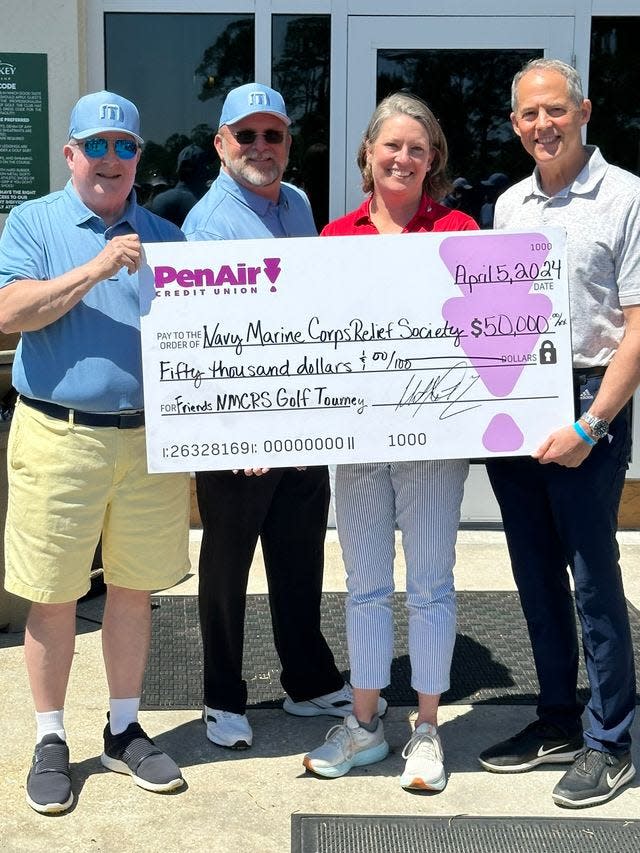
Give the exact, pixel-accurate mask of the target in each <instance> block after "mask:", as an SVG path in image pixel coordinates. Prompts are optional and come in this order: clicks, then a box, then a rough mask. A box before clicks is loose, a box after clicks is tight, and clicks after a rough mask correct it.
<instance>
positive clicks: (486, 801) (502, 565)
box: [0, 531, 640, 853]
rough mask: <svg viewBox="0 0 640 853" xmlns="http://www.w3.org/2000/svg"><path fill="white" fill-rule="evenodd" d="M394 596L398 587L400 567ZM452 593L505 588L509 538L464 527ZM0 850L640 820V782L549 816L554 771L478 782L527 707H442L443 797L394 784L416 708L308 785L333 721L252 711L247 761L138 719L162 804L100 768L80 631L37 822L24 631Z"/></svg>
mask: <svg viewBox="0 0 640 853" xmlns="http://www.w3.org/2000/svg"><path fill="white" fill-rule="evenodd" d="M619 539H620V543H621V551H622V564H623V572H624V575H625V585H626V592H627V598H628V599H629V601H630V602H631V603H632V604H633V605H634V606H635V607H636V608H639V609H640V571H639V568H640V533H636V532H625V533H621V534H620V535H619ZM199 542H200V537H199V532H198V531H192V558H193V566H194V569H193V570H192V573H191V574H190V575H189V577H188V578H187V579H185V581H183V582H182V583H181V584H179V585H178V586H177V587H175V588H174V589H173V590H171V592H172V594H176V595H184V594H189V595H191V594H194V593H195V591H196V587H197V577H196V567H197V554H198V550H199ZM326 554H327V569H326V576H325V589H326V590H328V591H329V590H334V591H340V590H343V589H344V579H343V569H342V562H341V559H340V552H339V546H338V543H337V541H336V535H335V531H329V533H328V534H327V544H326ZM397 564H398V583H397V589H402V588H403V579H402V557H401V555H399V557H398V560H397ZM456 583H457V587H458V589H460V590H510V589H513V582H512V580H511V576H510V571H509V565H508V558H507V553H506V547H505V544H504V537H503V535H502V533H499V532H478V531H461V532H460V534H459V542H458V565H457V568H456ZM265 590H266V587H265V580H264V572H263V569H262V563H261V559H260V557H259V556H258V557H257V558H256V562H255V566H254V569H253V570H252V578H251V592H264V591H265ZM0 672H1V673H2V676H1V677H2V695H1V697H0V709H1V711H0V742H1V743H2V745H3V755H2V759H1V768H2V776H1V777H0V850H2V851H4V853H14V851H16V853H17V851H19V853H22V851H56V853H61V852H62V851H74V853H85V851H96V853H98V851H99V852H100V853H111V852H112V851H113V853H115V852H116V851H118V853H120V851H127V852H128V851H136V852H137V851H145V852H146V853H156V851H157V853H174V851H175V853H177V851H185V850H186V851H189V850H194V851H195V850H197V851H200V852H201V853H217V851H220V853H222V851H224V853H236V851H238V853H240V851H242V853H286V851H288V850H289V849H290V821H291V814H292V813H294V812H300V813H309V812H311V813H333V814H389V815H392V814H395V815H404V814H407V815H434V816H437V815H456V814H466V815H478V816H505V815H515V816H517V815H529V816H536V815H539V816H551V817H555V818H561V817H584V818H596V817H597V818H633V819H640V778H639V779H638V780H637V781H635V782H634V783H633V784H632V786H631V787H630V788H628V789H626V790H624V791H623V792H622V793H621V794H620V795H619V796H617V797H616V798H615V799H613V800H612V801H610V802H609V803H607V804H605V805H603V806H600V807H599V808H596V809H586V810H582V811H579V812H574V811H566V810H562V809H559V808H557V807H556V806H555V805H554V804H553V802H552V800H551V796H550V794H551V789H552V788H553V786H554V784H555V782H556V781H557V780H558V778H559V777H560V775H561V773H562V772H563V771H562V769H549V770H547V769H542V768H540V769H538V770H535V771H533V772H531V773H525V774H519V775H514V776H499V775H495V774H490V773H485V772H484V771H482V770H481V769H480V768H479V765H478V764H477V761H476V756H477V753H478V752H479V751H480V750H481V749H482V748H484V747H485V746H487V745H488V744H491V743H492V742H494V741H496V740H499V739H501V738H502V737H504V736H507V735H508V734H510V733H513V732H514V731H516V730H517V729H519V728H521V727H522V726H523V725H525V724H526V723H527V722H529V721H530V719H531V718H532V716H533V708H532V707H526V706H508V705H505V706H471V705H468V706H465V705H449V706H443V708H442V711H441V717H440V730H441V735H442V740H443V744H444V748H445V754H446V766H447V770H448V773H449V780H448V784H447V787H446V789H445V790H444V791H443V792H442V793H440V794H435V795H434V794H426V795H422V794H409V793H407V792H405V791H403V790H402V789H401V788H400V787H399V785H398V781H397V777H398V775H399V773H400V771H401V768H402V765H403V761H402V757H401V751H402V747H403V746H404V743H405V742H406V740H407V739H408V737H409V732H410V725H409V715H410V713H411V711H412V709H410V708H391V709H390V710H389V712H388V714H387V717H386V718H385V730H386V733H387V739H388V741H389V743H390V745H391V748H392V752H391V755H390V756H389V757H388V758H387V759H386V760H385V761H383V762H381V763H380V764H377V765H373V766H371V767H367V768H362V769H359V770H354V771H352V772H351V773H350V774H349V775H348V776H345V777H343V778H341V779H335V780H322V779H318V778H315V777H311V776H310V775H308V774H307V773H306V772H305V771H304V769H303V767H302V763H301V759H302V755H303V754H304V752H306V751H307V750H309V749H311V748H313V747H314V746H317V745H318V744H319V743H320V742H321V741H322V739H323V738H324V735H325V733H326V731H327V729H328V728H329V726H330V725H332V722H336V721H335V720H333V721H332V719H331V718H326V717H317V718H311V719H307V720H305V719H300V718H296V717H291V716H289V715H287V714H285V713H283V712H282V711H280V710H255V711H251V710H250V711H249V718H250V720H251V724H252V726H253V728H254V746H253V748H252V749H251V750H249V751H247V752H237V753H234V752H231V751H227V750H223V749H219V748H217V747H215V746H214V745H213V744H211V743H209V742H208V741H207V740H206V738H205V735H204V726H203V724H202V722H201V721H200V717H199V714H198V712H197V711H162V712H160V711H153V712H152V711H146V712H142V713H141V722H142V725H143V726H144V727H145V728H146V729H147V731H148V733H149V734H150V735H151V736H152V737H154V738H155V739H156V741H157V743H158V744H159V745H160V746H161V747H162V748H163V749H165V750H166V751H167V752H169V753H170V754H171V755H172V756H173V757H174V758H175V759H176V760H177V761H178V762H179V763H180V764H181V766H182V768H183V772H184V775H185V778H186V780H187V783H188V784H187V787H186V788H185V789H183V790H182V792H178V793H174V794H169V795H157V794H151V793H148V792H146V791H143V790H141V789H140V788H138V787H136V786H135V785H134V784H133V783H132V782H131V780H130V779H129V777H127V776H122V775H119V774H115V773H111V772H109V771H107V770H105V769H104V768H103V767H102V765H101V764H100V760H99V755H100V752H101V749H102V744H101V734H102V729H103V726H104V723H105V710H106V705H107V695H108V694H107V688H106V682H105V677H104V673H103V669H102V660H101V651H100V632H99V631H91V632H88V633H84V634H81V635H79V637H78V640H77V645H76V660H75V662H74V669H73V672H72V676H71V683H70V685H69V694H68V701H67V710H66V712H65V724H66V728H67V733H68V737H69V744H70V748H71V760H72V775H73V785H74V791H75V793H76V798H77V799H76V803H75V805H74V807H73V809H72V810H71V811H70V812H68V813H66V814H63V815H59V816H49V817H47V816H42V815H38V814H36V812H34V811H32V809H30V808H29V807H28V806H27V805H26V803H25V793H24V786H25V780H26V775H27V772H28V767H29V763H30V760H31V754H32V750H33V740H34V723H33V714H32V705H31V699H30V694H29V689H28V684H27V680H26V675H25V671H24V666H23V659H22V635H21V634H14V635H0ZM635 735H636V745H635V749H634V760H635V765H636V767H637V768H638V769H639V777H640V746H639V744H640V724H639V723H638V722H637V721H636V724H635Z"/></svg>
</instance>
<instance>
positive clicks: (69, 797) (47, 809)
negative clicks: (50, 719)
mask: <svg viewBox="0 0 640 853" xmlns="http://www.w3.org/2000/svg"><path fill="white" fill-rule="evenodd" d="M27 802H28V803H29V805H30V806H31V808H32V809H35V810H36V811H37V812H40V814H56V813H58V812H66V810H67V809H69V808H71V806H72V805H73V792H72V790H71V774H70V772H69V747H68V746H67V744H66V743H65V742H64V741H63V740H62V739H61V738H59V737H58V735H55V734H49V735H44V737H43V738H42V740H41V741H40V743H39V744H37V745H36V748H35V752H34V753H33V764H32V765H31V770H30V771H29V776H28V777H27Z"/></svg>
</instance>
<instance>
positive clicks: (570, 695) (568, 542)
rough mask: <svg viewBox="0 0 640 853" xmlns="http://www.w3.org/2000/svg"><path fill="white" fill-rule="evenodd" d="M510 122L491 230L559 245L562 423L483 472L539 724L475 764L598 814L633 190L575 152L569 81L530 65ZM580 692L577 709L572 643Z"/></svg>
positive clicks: (611, 773) (635, 348)
mask: <svg viewBox="0 0 640 853" xmlns="http://www.w3.org/2000/svg"><path fill="white" fill-rule="evenodd" d="M511 97H512V113H511V123H512V125H513V128H514V131H515V133H516V134H517V135H518V136H519V137H520V141H521V142H522V145H523V147H524V149H525V150H526V151H527V153H528V154H530V155H531V157H532V158H533V160H534V162H535V164H536V166H535V170H534V172H533V175H532V176H531V177H529V178H525V179H524V180H523V181H520V182H519V183H518V184H516V185H515V186H513V187H511V188H510V189H509V190H507V192H505V193H504V194H503V195H502V196H500V198H499V199H498V201H497V204H496V212H495V224H494V225H495V227H496V228H517V229H520V230H532V231H533V230H534V229H536V228H538V227H540V226H541V225H547V226H559V227H561V228H564V229H565V230H566V232H567V259H568V278H569V298H570V311H571V323H572V347H573V368H574V369H573V382H574V397H575V417H576V421H575V423H573V424H567V425H566V426H564V427H562V428H560V429H558V430H556V431H555V432H553V433H552V434H551V435H550V436H549V437H548V438H547V439H546V440H545V441H544V442H543V444H542V445H541V446H540V447H539V448H538V449H537V450H536V451H535V453H533V454H532V457H531V458H526V457H522V458H515V459H504V458H503V459H493V460H488V461H487V471H488V474H489V478H490V480H491V485H492V486H493V490H494V492H495V494H496V497H497V499H498V502H499V504H500V510H501V512H502V519H503V522H504V530H505V535H506V537H507V544H508V546H509V554H510V557H511V565H512V568H513V574H514V578H515V581H516V584H517V586H518V591H519V593H520V601H521V603H522V608H523V611H524V615H525V617H526V620H527V627H528V629H529V638H530V640H531V646H532V649H533V656H534V660H535V665H536V672H537V675H538V681H539V684H540V694H539V697H538V706H537V719H536V720H534V721H533V722H532V723H531V724H530V725H528V726H527V727H526V728H525V729H523V730H522V731H520V732H518V733H517V734H516V735H514V736H513V737H510V738H508V739H506V740H504V741H501V742H500V743H498V744H496V745H494V746H491V747H489V748H488V749H486V750H484V752H482V753H481V754H480V763H481V764H482V766H483V767H484V768H485V769H486V770H490V771H493V772H496V773H519V772H522V771H524V770H530V769H531V768H532V767H536V766H538V765H539V764H545V763H546V764H549V763H554V764H555V763H562V762H565V763H571V766H570V767H569V768H568V770H567V771H566V773H565V774H564V775H563V776H562V778H561V779H560V781H559V782H558V784H557V785H556V786H555V788H554V789H553V794H552V796H553V800H554V802H555V803H556V804H557V805H558V806H564V807H567V808H582V807H584V806H594V805H598V804H599V803H603V802H605V801H606V800H608V799H609V798H610V797H612V796H613V795H614V794H615V793H616V791H618V790H619V789H620V788H622V787H623V786H624V785H627V784H629V782H631V780H632V779H633V777H634V775H635V769H634V766H633V762H632V759H631V734H630V730H631V724H632V722H633V719H634V715H635V704H636V693H635V687H636V679H635V668H634V659H633V643H632V640H631V631H630V628H629V617H628V613H627V604H626V600H625V595H624V589H623V585H622V577H621V574H620V565H619V562H618V559H619V550H618V544H617V542H616V531H617V519H618V509H619V506H620V498H621V495H622V488H623V485H624V478H625V471H626V468H627V464H628V460H629V453H630V443H631V419H630V416H631V402H630V400H631V396H632V394H633V392H634V390H635V389H636V388H637V387H638V383H639V382H640V179H639V178H637V177H636V176H635V175H632V174H630V173H629V172H625V171H624V170H622V169H619V168H617V167H615V166H611V165H609V163H607V162H606V160H605V159H604V157H603V156H602V154H601V153H600V151H599V150H598V148H596V147H594V146H592V145H584V144H583V141H582V129H583V128H584V126H585V125H586V124H587V122H588V121H589V118H590V116H591V103H590V101H589V100H587V99H586V98H585V97H584V96H583V94H582V84H581V81H580V77H579V75H578V73H577V71H576V70H575V69H574V68H572V67H571V66H570V65H567V64H565V63H564V62H560V61H559V60H556V59H538V60H534V61H532V62H530V63H528V64H527V65H525V67H524V68H523V69H522V70H521V71H519V72H518V73H517V74H516V76H515V77H514V80H513V85H512V90H511ZM567 568H569V570H570V572H571V577H572V579H573V583H574V588H575V602H576V605H577V610H578V617H579V620H580V626H581V629H582V646H583V649H584V655H585V660H586V666H587V675H588V678H589V685H590V687H591V696H590V699H589V702H588V705H587V728H586V731H584V734H583V731H582V712H583V705H582V703H581V702H580V701H579V700H578V698H577V689H576V688H577V677H578V655H579V652H578V637H577V632H576V624H575V608H574V604H573V595H572V592H571V586H570V576H569V572H568V571H567Z"/></svg>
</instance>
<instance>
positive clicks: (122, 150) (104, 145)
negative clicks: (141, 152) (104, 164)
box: [77, 136, 138, 160]
mask: <svg viewBox="0 0 640 853" xmlns="http://www.w3.org/2000/svg"><path fill="white" fill-rule="evenodd" d="M77 142H78V145H81V146H82V148H83V149H84V153H85V154H86V155H87V157H89V158H91V159H92V160H98V159H99V158H100V157H104V156H105V155H106V153H107V151H108V150H109V142H110V140H109V139H105V138H104V136H92V137H91V138H90V139H79V140H77ZM113 150H114V151H115V152H116V156H117V157H119V158H120V159H121V160H132V159H133V158H134V157H135V156H136V154H137V153H138V143H137V142H136V141H135V140H134V139H115V140H113Z"/></svg>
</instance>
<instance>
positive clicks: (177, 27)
mask: <svg viewBox="0 0 640 853" xmlns="http://www.w3.org/2000/svg"><path fill="white" fill-rule="evenodd" d="M253 79H254V19H253V16H252V15H230V14H229V15H225V14H210V15H205V14H163V13H153V14H143V13H120V12H118V13H116V12H113V13H107V14H105V81H106V87H107V89H110V90H112V91H115V92H118V93H120V94H122V95H124V96H125V97H127V98H130V99H131V100H132V101H133V102H134V103H135V104H136V106H137V107H138V109H139V110H140V117H141V123H142V135H143V137H144V139H145V147H144V150H143V152H142V157H141V159H140V164H139V166H138V173H137V183H136V189H137V191H138V196H139V198H141V200H142V201H143V202H146V203H150V201H151V200H152V199H153V197H154V196H155V195H157V194H158V193H159V192H160V191H163V190H166V189H168V188H169V187H170V186H173V185H174V184H175V183H176V179H177V167H178V155H179V153H180V151H183V150H184V149H185V148H186V147H187V146H188V145H196V146H199V147H200V148H202V149H203V151H204V152H205V157H206V166H207V169H208V173H209V174H208V177H209V180H210V179H212V178H214V177H215V175H216V174H217V171H218V167H219V163H218V158H217V155H216V154H215V151H214V149H213V134H214V132H215V125H216V124H217V119H218V116H219V115H220V110H221V108H222V102H223V100H224V97H225V95H226V93H227V91H228V90H229V89H230V88H232V87H233V86H237V85H240V84H242V83H248V82H250V81H251V80H253Z"/></svg>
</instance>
